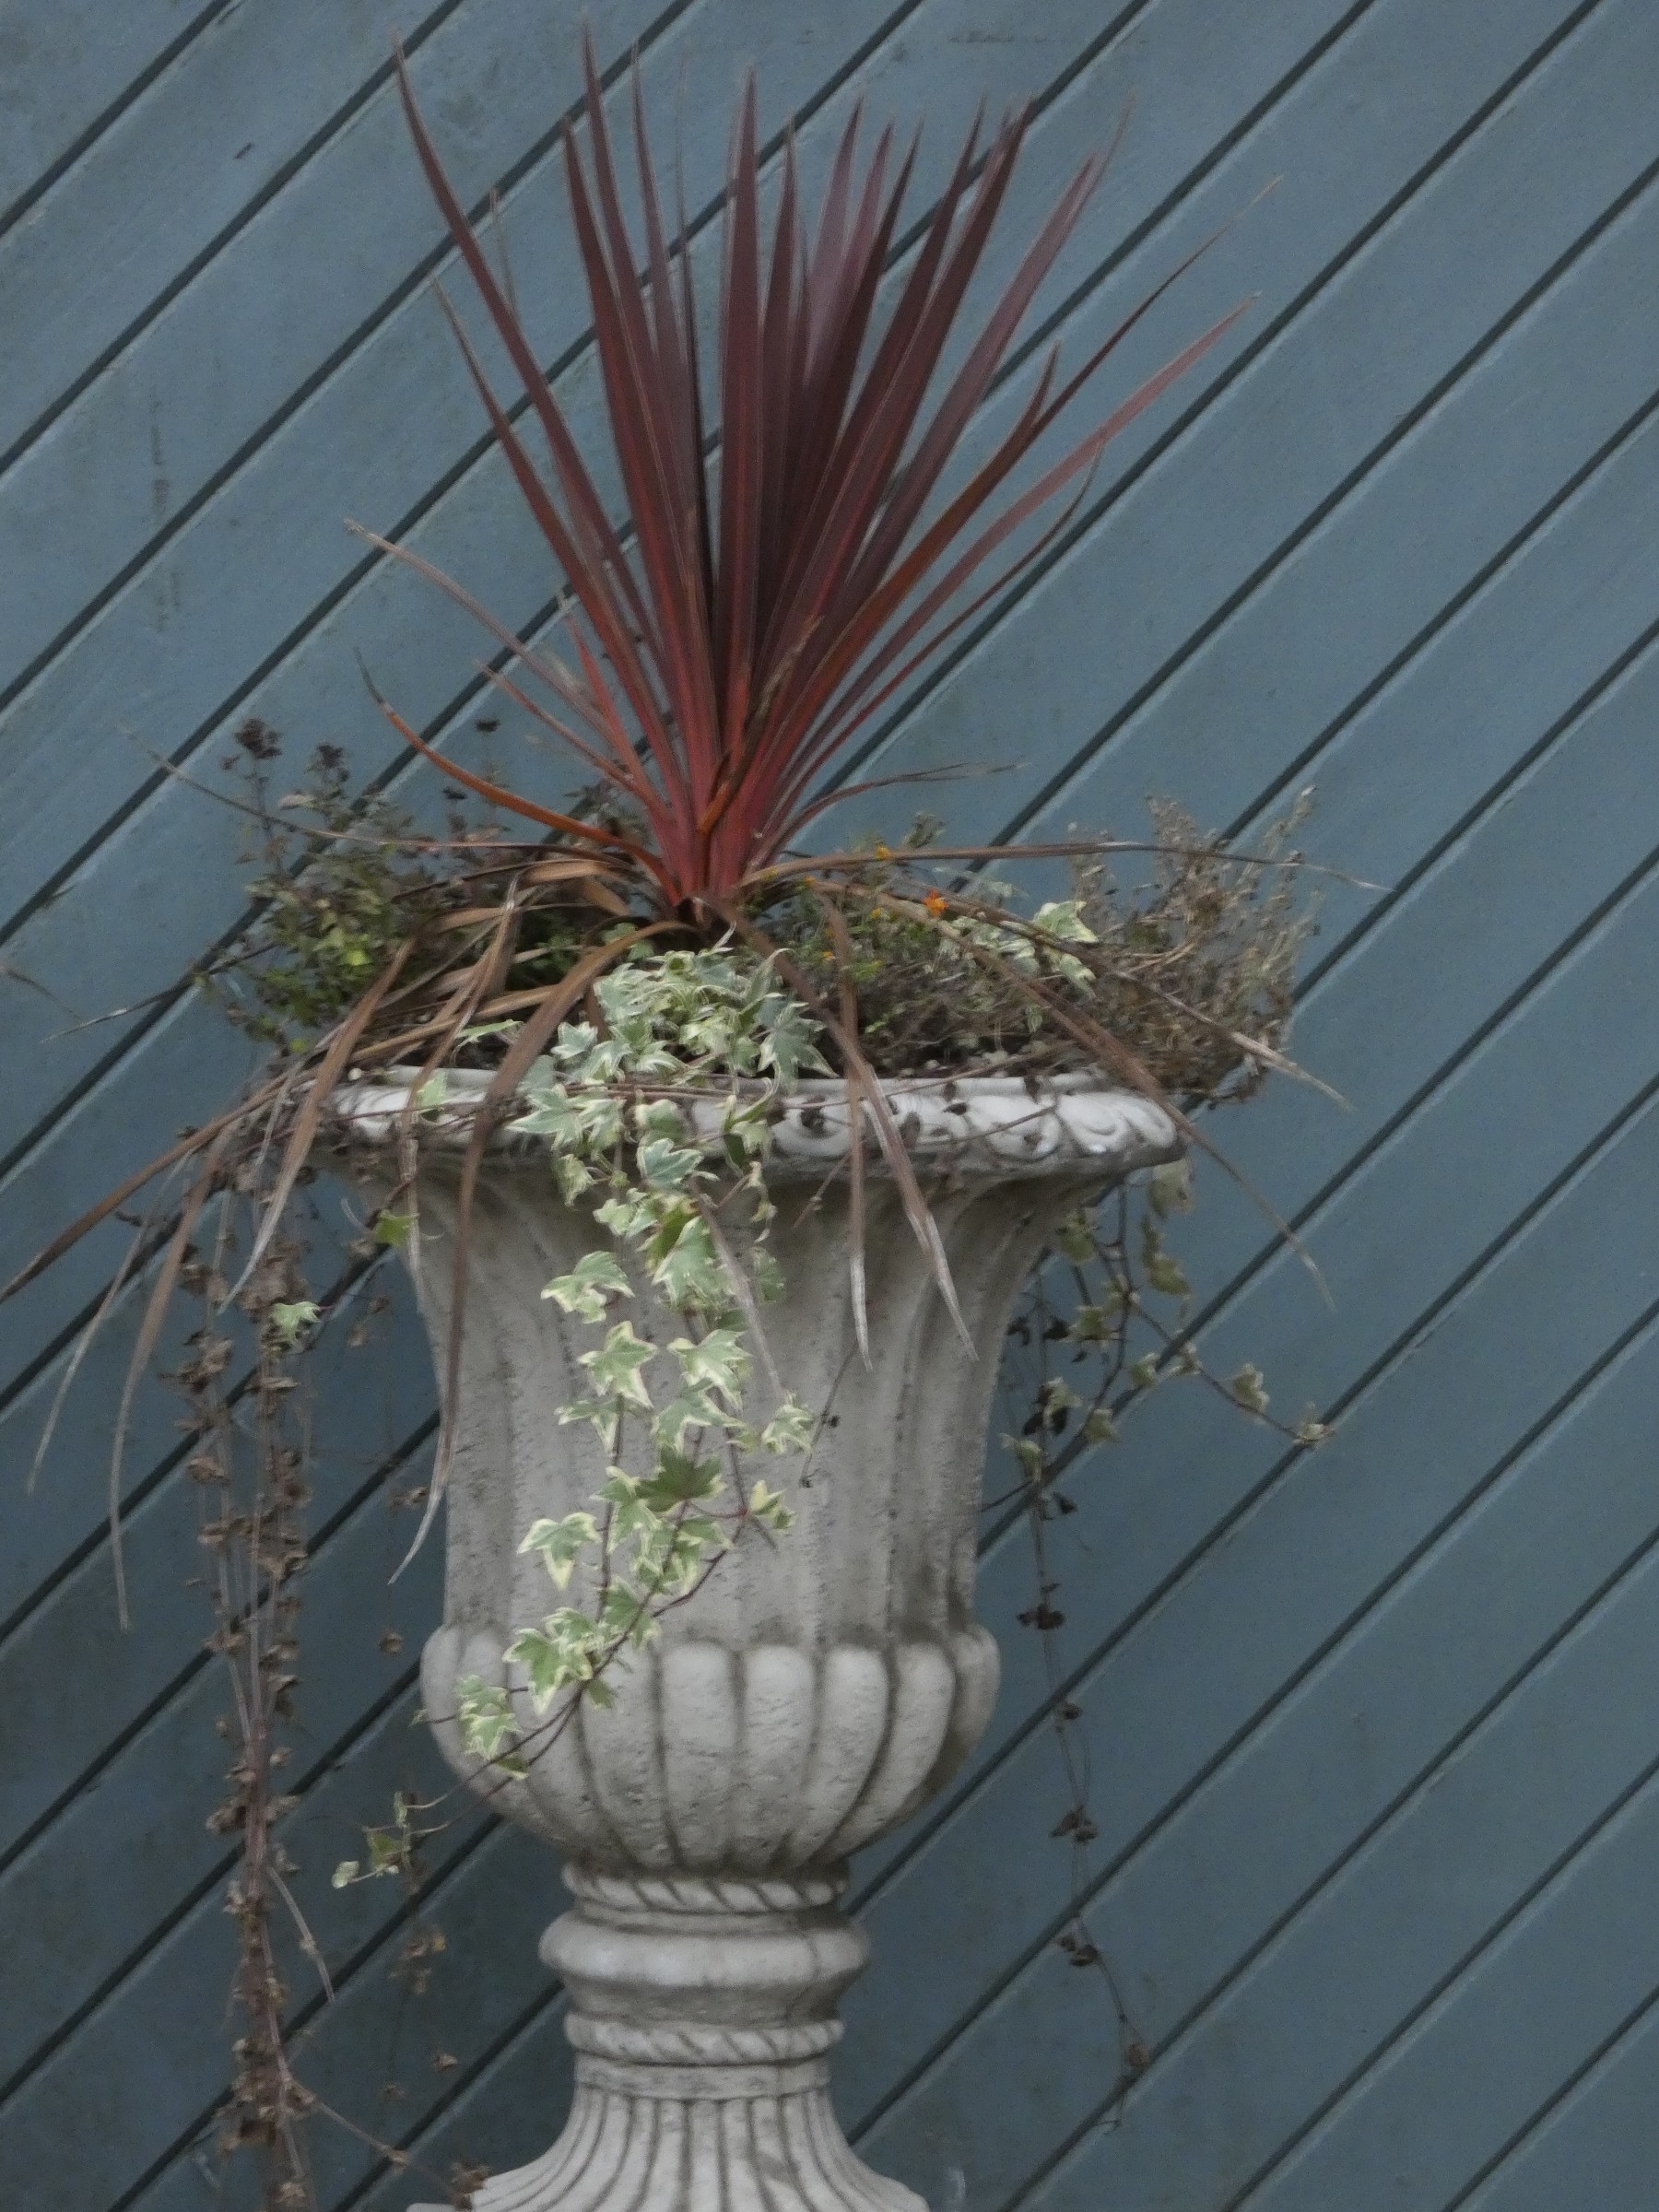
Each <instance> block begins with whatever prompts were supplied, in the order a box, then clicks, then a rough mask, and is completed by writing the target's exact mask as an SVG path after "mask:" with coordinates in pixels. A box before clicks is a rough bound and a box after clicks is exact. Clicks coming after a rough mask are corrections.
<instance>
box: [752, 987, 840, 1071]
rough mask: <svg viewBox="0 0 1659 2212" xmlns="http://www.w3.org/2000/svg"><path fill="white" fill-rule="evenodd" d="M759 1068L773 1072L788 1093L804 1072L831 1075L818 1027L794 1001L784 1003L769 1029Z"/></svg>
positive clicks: (804, 1009) (762, 1046)
mask: <svg viewBox="0 0 1659 2212" xmlns="http://www.w3.org/2000/svg"><path fill="white" fill-rule="evenodd" d="M760 1065H762V1066H763V1067H766V1068H770V1069H771V1072H772V1073H773V1074H774V1075H775V1076H776V1077H777V1078H778V1080H779V1082H780V1083H781V1084H782V1086H783V1087H784V1088H785V1089H787V1088H789V1086H790V1085H791V1084H792V1083H794V1080H795V1078H796V1077H798V1076H799V1075H800V1073H801V1071H802V1069H803V1068H812V1069H814V1070H816V1071H817V1072H818V1073H819V1074H823V1075H828V1074H829V1072H830V1063H829V1062H828V1061H827V1060H826V1059H825V1058H824V1055H823V1053H820V1052H819V1050H818V1025H817V1024H816V1023H815V1022H814V1021H813V1020H812V1018H811V1017H810V1016H809V1015H808V1014H807V1012H806V1007H805V1006H800V1005H798V1004H797V1003H796V1001H795V1000H794V999H793V998H792V999H785V1000H784V1001H783V1003H782V1006H781V1007H780V1008H779V1010H778V1012H777V1014H776V1015H775V1016H774V1017H773V1018H772V1019H771V1022H770V1023H769V1024H768V1026H767V1030H766V1036H765V1039H764V1041H763V1042H762V1044H761V1047H760Z"/></svg>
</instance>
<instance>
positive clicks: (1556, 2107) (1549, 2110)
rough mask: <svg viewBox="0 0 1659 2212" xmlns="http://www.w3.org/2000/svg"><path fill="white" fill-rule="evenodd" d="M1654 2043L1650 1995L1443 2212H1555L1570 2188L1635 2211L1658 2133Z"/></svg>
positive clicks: (1658, 2011) (1658, 2044) (1655, 2013)
mask: <svg viewBox="0 0 1659 2212" xmlns="http://www.w3.org/2000/svg"><path fill="white" fill-rule="evenodd" d="M1656 1994H1659V1993H1656ZM1656 2038H1659V2002H1655V1998H1654V1997H1650V1998H1649V1999H1648V2001H1647V2002H1646V2004H1644V2005H1643V2006H1641V2008H1640V2009H1639V2010H1638V2012H1637V2013H1636V2016H1635V2018H1633V2019H1632V2020H1631V2021H1630V2023H1629V2024H1628V2025H1626V2026H1624V2027H1623V2028H1622V2030H1621V2031H1620V2032H1618V2034H1616V2035H1615V2036H1614V2037H1612V2038H1611V2039H1610V2040H1609V2043H1608V2046H1607V2048H1606V2050H1605V2051H1604V2052H1601V2053H1597V2054H1596V2058H1595V2061H1594V2064H1593V2065H1589V2066H1588V2067H1586V2068H1585V2070H1584V2071H1583V2074H1582V2075H1581V2076H1580V2077H1579V2078H1578V2079H1577V2080H1576V2081H1574V2082H1573V2083H1572V2084H1571V2087H1570V2088H1567V2093H1566V2094H1564V2095H1562V2096H1559V2098H1556V2099H1553V2100H1550V2101H1549V2102H1548V2103H1547V2105H1546V2106H1545V2107H1544V2109H1543V2110H1542V2111H1541V2112H1539V2113H1538V2114H1537V2115H1536V2117H1535V2122H1534V2124H1533V2125H1532V2126H1530V2127H1529V2128H1527V2129H1526V2130H1524V2131H1523V2132H1521V2133H1520V2136H1519V2139H1518V2140H1517V2141H1516V2142H1515V2143H1514V2144H1513V2145H1512V2146H1510V2147H1506V2150H1505V2152H1504V2154H1503V2155H1502V2156H1501V2157H1500V2159H1498V2160H1496V2161H1495V2162H1494V2165H1493V2169H1492V2171H1491V2172H1490V2173H1489V2174H1488V2175H1483V2176H1482V2177H1481V2179H1480V2181H1479V2182H1478V2183H1477V2184H1476V2186H1475V2187H1474V2188H1473V2189H1472V2190H1470V2191H1469V2192H1467V2193H1466V2194H1463V2195H1460V2196H1459V2197H1457V2198H1456V2200H1455V2202H1454V2203H1453V2204H1451V2205H1448V2206H1446V2212H1554V2207H1555V2206H1559V2205H1562V2204H1568V2203H1571V2194H1572V2192H1573V2191H1574V2190H1579V2191H1581V2192H1582V2193H1583V2196H1584V2198H1585V2201H1586V2202H1588V2203H1590V2204H1596V2205H1639V2204H1640V2203H1641V2193H1642V2191H1643V2190H1644V2189H1645V2188H1646V2187H1647V2185H1648V2182H1649V2179H1650V2177H1651V2175H1652V2173H1653V2162H1654V2157H1655V2149H1656V2144H1655V2136H1656V2132H1659V2130H1656V2124H1659V2096H1656V2095H1655V2094H1654V2090H1655V2086H1656V2085H1659V2041H1656V2040H1655V2039H1656Z"/></svg>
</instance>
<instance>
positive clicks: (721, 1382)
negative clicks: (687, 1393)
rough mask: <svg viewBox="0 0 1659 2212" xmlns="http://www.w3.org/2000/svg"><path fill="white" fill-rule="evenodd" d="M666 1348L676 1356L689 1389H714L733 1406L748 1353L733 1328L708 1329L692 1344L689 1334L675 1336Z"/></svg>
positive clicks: (740, 1391)
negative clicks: (705, 1333)
mask: <svg viewBox="0 0 1659 2212" xmlns="http://www.w3.org/2000/svg"><path fill="white" fill-rule="evenodd" d="M669 1349H670V1350H671V1351H673V1352H674V1353H675V1354H676V1355H677V1358H678V1359H679V1363H680V1372H681V1374H682V1375H683V1376H684V1377H685V1380H686V1383H687V1385H688V1388H690V1389H693V1390H695V1389H699V1388H700V1389H704V1390H711V1391H713V1392H715V1393H716V1394H718V1395H719V1396H721V1397H723V1398H724V1400H725V1401H726V1404H727V1405H728V1406H736V1404H737V1402H738V1400H739V1398H740V1397H741V1396H742V1394H743V1385H744V1382H745V1379H746V1378H747V1374H748V1367H749V1356H748V1352H747V1348H746V1347H745V1345H744V1342H743V1339H742V1337H741V1336H740V1335H738V1333H737V1331H736V1330H735V1329H731V1328H719V1329H711V1330H710V1331H709V1332H708V1334H707V1335H705V1336H703V1337H701V1338H700V1340H699V1341H698V1342H696V1343H695V1344H694V1343H693V1342H692V1341H691V1339H690V1338H689V1337H688V1336H677V1337H676V1338H675V1340H674V1342H673V1344H672V1345H671V1346H670V1347H669Z"/></svg>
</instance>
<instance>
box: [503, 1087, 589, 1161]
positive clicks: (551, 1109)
mask: <svg viewBox="0 0 1659 2212" xmlns="http://www.w3.org/2000/svg"><path fill="white" fill-rule="evenodd" d="M512 1129H513V1130H514V1131H515V1132H516V1133H517V1134H519V1135H524V1136H545V1137H546V1138H547V1142H548V1143H549V1144H550V1145H552V1146H554V1147H556V1148H559V1149H561V1150H569V1149H570V1148H571V1147H575V1146H578V1145H580V1144H581V1142H582V1123H581V1120H580V1118H579V1117H578V1115H577V1112H576V1108H575V1106H574V1104H573V1103H572V1101H571V1094H570V1092H569V1091H568V1090H566V1088H565V1087H564V1085H563V1084H562V1083H549V1084H548V1085H547V1087H546V1088H545V1089H542V1090H539V1091H538V1092H537V1093H536V1094H535V1105H534V1106H533V1107H532V1108H531V1110H530V1112H528V1113H523V1114H520V1115H519V1116H518V1117H517V1119H516V1120H514V1121H513V1123H512Z"/></svg>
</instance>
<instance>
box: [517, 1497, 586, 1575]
mask: <svg viewBox="0 0 1659 2212" xmlns="http://www.w3.org/2000/svg"><path fill="white" fill-rule="evenodd" d="M598 1541H599V1524H598V1523H597V1522H596V1521H595V1520H594V1516H593V1514H592V1513H567V1514H566V1515H565V1516H564V1518H563V1520H562V1521H549V1520H546V1519H544V1520H540V1521H533V1522H532V1523H531V1524H530V1527H529V1529H528V1531H527V1532H526V1534H525V1535H524V1538H523V1539H522V1541H521V1542H520V1544H519V1549H520V1551H521V1552H526V1551H536V1552H539V1553H540V1554H541V1561H542V1565H543V1566H544V1567H545V1568H546V1569H547V1572H548V1573H549V1574H550V1575H551V1576H552V1578H553V1582H554V1584H555V1586H556V1587H557V1588H558V1589H560V1590H563V1589H564V1588H566V1587H567V1585H568V1584H569V1583H570V1580H571V1574H572V1572H573V1571H574V1570H575V1566H576V1562H577V1560H578V1559H580V1558H581V1557H582V1553H583V1552H584V1551H585V1550H586V1548H587V1547H588V1546H589V1545H590V1544H596V1543H597V1542H598Z"/></svg>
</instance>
